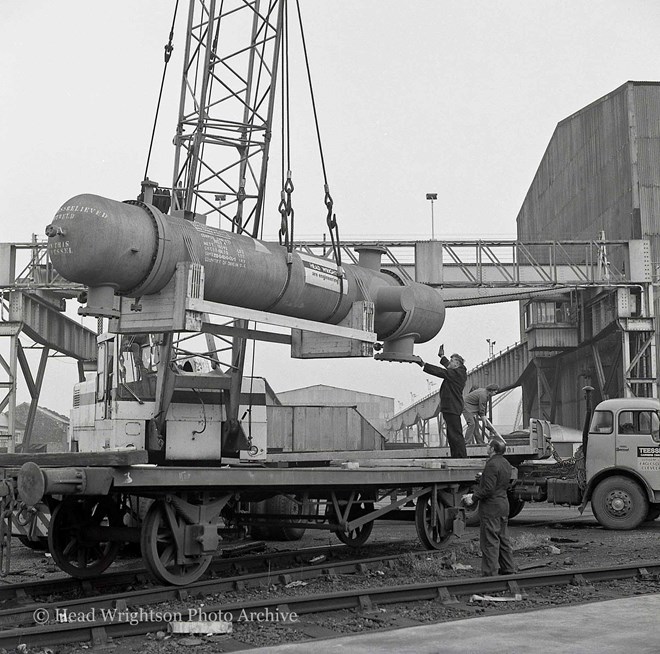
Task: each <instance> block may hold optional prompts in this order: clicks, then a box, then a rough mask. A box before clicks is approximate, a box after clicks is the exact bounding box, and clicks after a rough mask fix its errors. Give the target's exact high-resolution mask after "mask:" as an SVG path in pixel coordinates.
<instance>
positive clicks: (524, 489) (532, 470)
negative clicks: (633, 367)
mask: <svg viewBox="0 0 660 654" xmlns="http://www.w3.org/2000/svg"><path fill="white" fill-rule="evenodd" d="M584 391H585V395H586V399H587V414H586V417H585V425H584V430H583V436H582V445H581V447H580V448H579V449H578V451H577V452H576V456H575V457H574V458H573V459H572V460H566V461H557V462H556V463H555V464H554V465H548V464H547V463H545V464H544V463H542V462H538V461H525V462H522V463H521V464H519V465H517V466H516V467H517V469H518V479H517V480H516V481H515V483H514V484H513V487H512V488H511V490H510V492H509V497H510V500H511V508H512V512H519V511H520V510H521V509H522V503H524V502H551V503H553V504H561V505H568V506H578V507H579V509H580V512H582V511H584V509H585V507H586V505H587V503H589V502H591V508H592V510H593V513H594V516H595V517H596V519H597V520H598V522H599V523H600V524H601V525H602V526H603V527H605V528H606V529H635V528H636V527H638V526H639V525H640V524H641V523H642V522H645V521H649V520H655V519H656V518H657V517H658V516H660V401H659V400H658V399H657V398H648V397H626V398H617V399H606V400H603V401H602V402H600V403H599V404H598V405H597V406H596V408H595V410H593V411H591V408H590V407H591V393H592V391H593V389H592V388H591V387H586V388H585V389H584ZM514 514H515V513H514Z"/></svg>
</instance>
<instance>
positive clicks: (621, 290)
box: [390, 81, 660, 435]
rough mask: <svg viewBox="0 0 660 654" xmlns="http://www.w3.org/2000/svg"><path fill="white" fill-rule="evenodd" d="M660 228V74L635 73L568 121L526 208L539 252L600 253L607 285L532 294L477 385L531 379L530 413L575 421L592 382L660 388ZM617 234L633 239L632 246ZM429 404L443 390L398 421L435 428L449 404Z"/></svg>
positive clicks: (644, 390)
mask: <svg viewBox="0 0 660 654" xmlns="http://www.w3.org/2000/svg"><path fill="white" fill-rule="evenodd" d="M659 232H660V84H659V83H657V82H632V81H631V82H627V83H625V84H623V85H622V86H620V87H619V88H617V89H615V90H614V91H612V92H611V93H608V94H607V95H605V96H603V97H602V98H599V99H598V100H596V101H594V102H592V103H591V104H589V105H588V106H586V107H584V108H583V109H580V110H579V111H577V112H576V113H574V114H572V115H570V116H568V117H567V118H565V119H564V120H562V121H561V122H559V124H558V125H557V127H556V129H555V132H554V134H553V136H552V138H551V139H550V142H549V143H548V146H547V149H546V151H545V153H544V155H543V157H542V159H541V162H540V164H539V167H538V170H537V172H536V174H535V176H534V178H533V180H532V182H531V184H530V187H529V190H528V192H527V195H526V197H525V200H524V202H523V205H522V207H521V208H520V212H519V214H518V217H517V235H518V240H519V241H520V242H521V243H524V244H534V245H530V246H529V247H528V248H527V250H526V255H527V256H528V259H529V260H533V261H534V262H535V263H537V264H539V265H541V266H547V267H548V268H553V267H555V266H558V265H562V264H563V263H566V262H568V261H569V260H571V261H575V260H582V261H587V260H589V259H590V258H591V265H592V266H594V268H595V269H596V270H597V271H598V274H599V278H600V285H598V286H596V287H593V288H577V286H576V288H575V289H574V290H571V291H569V292H567V291H566V289H557V292H555V293H552V292H550V293H547V292H544V293H543V294H540V293H539V294H538V296H537V297H532V298H531V299H529V300H526V301H524V302H521V303H520V343H518V344H516V345H512V346H510V347H509V348H507V349H506V350H505V351H504V352H502V353H501V354H500V355H499V356H496V357H494V358H491V359H489V360H488V361H486V362H485V363H483V364H481V365H480V366H478V367H477V368H476V369H474V370H472V371H470V375H469V378H468V383H467V387H468V388H469V387H470V386H472V385H478V386H485V385H487V384H488V383H491V382H492V381H494V380H496V381H497V382H498V383H499V385H500V387H501V388H502V389H508V388H513V387H516V386H520V387H522V397H523V399H522V413H523V424H526V423H527V422H528V420H529V418H530V417H532V416H534V417H539V418H542V419H545V420H550V421H552V422H556V423H558V424H562V425H565V426H567V427H574V428H577V427H580V426H581V415H582V408H583V406H582V405H583V393H582V390H581V389H582V388H583V387H584V386H587V385H589V386H593V387H594V388H595V399H596V400H600V399H607V398H610V397H623V396H626V395H636V396H652V397H657V395H658V389H657V376H656V370H657V335H656V327H655V317H654V316H655V315H657V314H658V311H659V309H660V301H659V300H658V299H656V298H654V297H653V292H652V283H653V282H655V281H656V280H657V267H658V264H660V236H659ZM599 241H601V242H603V243H605V242H607V243H609V246H606V245H603V246H602V247H600V248H599V247H598V242H599ZM613 242H620V243H621V244H623V243H624V242H630V247H631V251H630V254H629V256H628V257H626V256H624V255H623V254H622V252H623V249H619V248H618V247H617V245H616V244H615V245H613V244H612V243H613ZM580 249H582V251H583V253H582V254H580ZM593 252H596V255H595V256H594V255H593V254H592V253H593ZM561 256H565V258H566V260H565V261H562V260H561ZM569 265H571V264H569ZM622 280H626V281H628V282H633V283H635V282H638V283H639V286H638V287H635V288H633V287H631V285H630V284H628V285H627V286H625V285H623V284H619V283H618V282H621V281H622ZM427 405H436V406H437V399H436V398H434V397H433V396H431V397H428V398H424V399H423V400H421V401H420V402H417V403H416V404H414V405H412V406H410V407H408V408H407V409H404V410H403V411H401V412H399V413H398V414H397V415H396V416H395V417H394V419H393V421H392V423H391V425H390V427H391V428H393V429H395V430H396V429H404V428H405V427H406V426H407V427H408V428H410V427H411V426H413V425H417V426H418V430H419V433H420V434H422V435H423V434H424V433H425V432H426V430H427V428H428V421H429V420H430V418H429V416H430V415H437V411H438V409H437V408H436V410H435V412H434V411H433V408H432V407H431V408H430V407H429V406H427Z"/></svg>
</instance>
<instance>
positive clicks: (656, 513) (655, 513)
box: [646, 504, 660, 522]
mask: <svg viewBox="0 0 660 654" xmlns="http://www.w3.org/2000/svg"><path fill="white" fill-rule="evenodd" d="M658 518H660V504H649V512H648V513H647V514H646V522H652V521H653V520H657V519H658Z"/></svg>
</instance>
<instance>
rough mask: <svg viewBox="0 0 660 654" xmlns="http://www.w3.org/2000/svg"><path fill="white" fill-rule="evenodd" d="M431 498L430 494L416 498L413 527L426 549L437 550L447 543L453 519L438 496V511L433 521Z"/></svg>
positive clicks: (451, 532)
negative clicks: (415, 528)
mask: <svg viewBox="0 0 660 654" xmlns="http://www.w3.org/2000/svg"><path fill="white" fill-rule="evenodd" d="M431 498H432V495H431V494H428V495H424V496H422V497H419V498H418V499H417V503H416V505H415V527H417V535H418V536H419V540H421V541H422V545H424V547H425V548H426V549H427V550H439V549H442V548H443V547H444V546H445V545H446V544H447V542H448V541H449V539H450V538H451V536H452V535H453V531H452V526H453V525H452V522H453V520H452V519H451V518H450V517H449V516H448V515H447V507H445V506H444V504H443V503H442V501H441V500H440V498H439V497H438V502H437V505H438V512H437V514H436V516H435V521H434V520H433V513H432V512H433V503H432V502H431ZM434 522H435V524H434Z"/></svg>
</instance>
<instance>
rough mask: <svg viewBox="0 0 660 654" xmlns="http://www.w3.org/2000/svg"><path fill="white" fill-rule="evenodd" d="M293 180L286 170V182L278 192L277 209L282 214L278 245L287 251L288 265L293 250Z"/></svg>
mask: <svg viewBox="0 0 660 654" xmlns="http://www.w3.org/2000/svg"><path fill="white" fill-rule="evenodd" d="M293 189H294V186H293V181H292V179H291V171H290V170H289V171H287V177H286V182H284V187H283V188H282V192H281V194H280V198H281V199H280V204H279V207H278V211H279V212H280V216H282V222H281V225H280V231H279V234H278V236H279V240H280V245H284V246H286V253H287V264H288V265H289V266H290V265H291V263H292V258H291V253H292V252H293V219H294V216H295V212H294V210H293V204H292V202H291V196H292V195H293Z"/></svg>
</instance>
